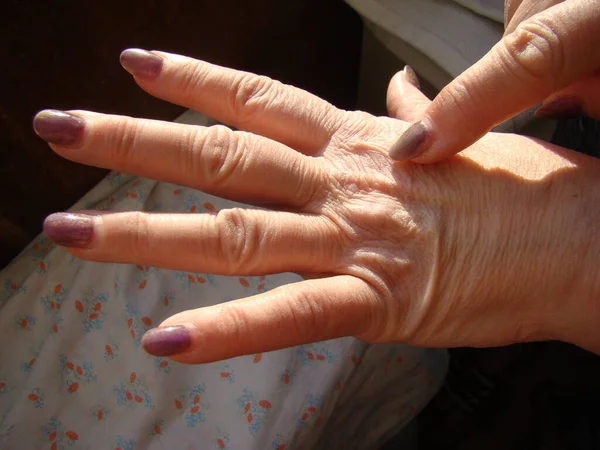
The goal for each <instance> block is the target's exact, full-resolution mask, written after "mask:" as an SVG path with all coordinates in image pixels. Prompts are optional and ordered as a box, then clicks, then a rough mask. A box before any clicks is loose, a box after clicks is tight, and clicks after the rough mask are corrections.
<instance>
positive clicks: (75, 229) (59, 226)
mask: <svg viewBox="0 0 600 450" xmlns="http://www.w3.org/2000/svg"><path fill="white" fill-rule="evenodd" d="M44 234H45V235H46V236H48V237H49V238H50V239H52V240H53V241H54V242H55V243H56V244H58V245H62V246H63V247H70V248H84V247H87V246H88V244H89V243H90V242H91V241H92V238H93V236H94V219H92V217H90V216H86V215H85V214H72V213H56V214H52V215H50V216H48V217H46V220H45V221H44Z"/></svg>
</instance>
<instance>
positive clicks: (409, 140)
mask: <svg viewBox="0 0 600 450" xmlns="http://www.w3.org/2000/svg"><path fill="white" fill-rule="evenodd" d="M428 135H429V133H428V131H427V127H426V126H425V124H423V122H417V123H414V124H412V125H411V126H410V127H409V128H408V130H406V131H405V132H404V134H403V135H402V136H400V138H399V139H398V140H397V141H396V142H395V143H394V144H393V145H392V147H391V148H390V151H389V155H390V158H392V159H393V160H396V161H409V160H411V159H413V158H415V157H417V156H419V155H421V154H422V153H423V152H424V151H425V150H427V148H428V147H429V145H428V140H429V139H427V138H428Z"/></svg>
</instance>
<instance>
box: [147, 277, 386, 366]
mask: <svg viewBox="0 0 600 450" xmlns="http://www.w3.org/2000/svg"><path fill="white" fill-rule="evenodd" d="M377 303H378V300H377V298H376V296H375V293H374V291H373V290H372V289H371V288H370V287H369V286H368V285H367V284H366V283H365V282H364V281H362V280H360V279H358V278H355V277H352V276H347V275H341V276H336V277H332V278H325V279H318V280H308V281H302V282H299V283H294V284H288V285H285V286H282V287H279V288H276V289H273V290H272V291H269V292H266V293H263V294H259V295H255V296H253V297H249V298H245V299H242V300H236V301H232V302H228V303H224V304H220V305H217V306H210V307H206V308H200V309H196V310H191V311H185V312H182V313H179V314H177V315H175V316H173V317H171V318H169V319H167V320H166V321H165V322H163V323H162V324H161V325H160V327H158V328H155V329H153V330H150V331H149V332H148V333H146V335H145V336H144V338H143V339H142V345H143V346H144V348H145V349H146V351H148V352H149V353H150V354H152V355H155V356H172V357H173V359H175V360H176V361H179V362H183V363H188V364H198V363H207V362H212V361H218V360H223V359H227V358H233V357H235V356H241V355H249V354H253V353H260V352H268V351H272V350H277V349H281V348H288V347H292V346H296V345H301V344H308V343H313V342H318V341H324V340H328V339H333V338H338V337H343V336H360V335H361V334H364V333H365V332H367V330H369V329H373V328H375V327H376V326H377V323H380V322H381V321H382V320H381V319H382V316H383V315H384V314H385V312H384V311H377V310H376V308H375V305H377Z"/></svg>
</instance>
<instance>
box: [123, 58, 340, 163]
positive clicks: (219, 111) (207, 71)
mask: <svg viewBox="0 0 600 450" xmlns="http://www.w3.org/2000/svg"><path fill="white" fill-rule="evenodd" d="M121 63H122V65H123V67H125V69H126V70H127V71H129V72H130V73H131V74H133V76H134V77H135V80H136V82H137V83H138V84H139V85H140V86H141V87H142V88H143V89H144V90H146V91H147V92H149V93H150V94H152V95H154V96H155V97H159V98H162V99H164V100H167V101H170V102H172V103H176V104H178V105H182V106H186V107H188V108H192V109H194V110H196V111H200V112H202V113H204V114H206V115H208V116H210V117H212V118H214V119H216V120H218V121H220V122H223V123H227V124H229V125H232V126H234V127H236V128H238V129H241V130H247V131H251V132H253V133H257V134H260V135H262V136H266V137H269V138H271V139H274V140H277V141H279V142H282V143H285V144H287V145H290V146H291V147H294V148H296V149H297V150H299V151H303V152H305V153H310V154H313V153H315V152H317V151H319V150H321V149H322V148H323V147H324V146H325V145H326V144H327V143H328V142H329V139H330V138H331V136H332V135H333V133H334V132H335V130H336V127H337V126H339V123H340V121H341V120H342V118H343V114H342V111H340V110H338V109H337V108H335V107H334V106H332V105H331V104H329V103H327V102H326V101H324V100H322V99H320V98H318V97H316V96H314V95H312V94H309V93H308V92H306V91H303V90H301V89H298V88H295V87H293V86H288V85H284V84H282V83H280V82H277V81H274V80H271V79H270V78H267V77H264V76H258V75H254V74H251V73H247V72H241V71H237V70H233V69H228V68H225V67H220V66H216V65H213V64H209V63H207V62H204V61H198V60H195V59H192V58H187V57H184V56H179V55H173V54H169V53H163V52H148V51H145V50H138V49H130V50H125V51H124V52H123V53H122V54H121Z"/></svg>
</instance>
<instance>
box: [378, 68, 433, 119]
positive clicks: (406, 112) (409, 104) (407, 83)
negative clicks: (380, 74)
mask: <svg viewBox="0 0 600 450" xmlns="http://www.w3.org/2000/svg"><path fill="white" fill-rule="evenodd" d="M386 100H387V109H388V114H389V116H390V117H393V118H394V119H399V120H403V121H405V122H414V121H416V120H420V119H421V118H422V117H423V115H424V114H425V111H426V110H427V107H428V106H429V104H430V103H431V100H429V99H428V98H427V97H426V96H425V94H423V93H422V92H421V90H420V85H419V79H418V77H417V74H416V73H415V71H414V70H413V69H412V68H411V67H410V66H406V67H405V68H404V70H401V71H400V72H398V73H396V75H394V76H393V77H392V79H391V80H390V84H389V85H388V90H387V99H386Z"/></svg>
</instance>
